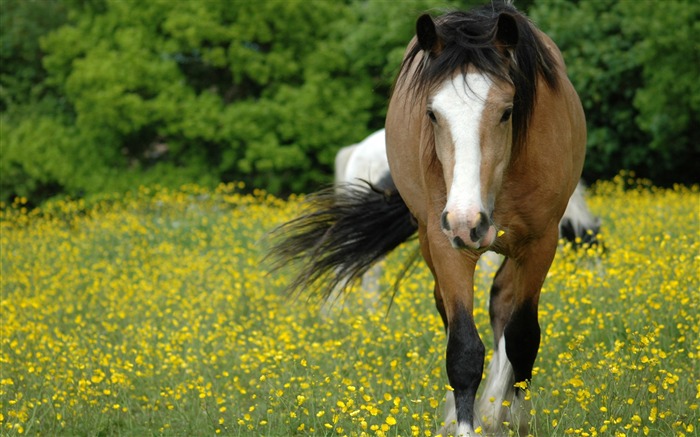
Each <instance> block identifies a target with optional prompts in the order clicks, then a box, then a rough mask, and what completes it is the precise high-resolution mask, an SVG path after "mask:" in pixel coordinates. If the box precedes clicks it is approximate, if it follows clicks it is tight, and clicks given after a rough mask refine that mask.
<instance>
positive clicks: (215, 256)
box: [0, 175, 700, 436]
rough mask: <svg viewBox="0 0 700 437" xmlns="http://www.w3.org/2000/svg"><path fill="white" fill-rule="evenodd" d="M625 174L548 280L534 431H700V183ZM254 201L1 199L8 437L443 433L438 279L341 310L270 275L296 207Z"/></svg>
mask: <svg viewBox="0 0 700 437" xmlns="http://www.w3.org/2000/svg"><path fill="white" fill-rule="evenodd" d="M628 179H629V178H628V176H625V175H620V176H619V177H617V178H616V179H615V180H614V181H610V182H605V183H600V184H598V185H596V186H595V187H593V194H592V195H591V197H590V199H589V204H590V206H591V208H592V209H593V210H594V212H595V213H596V214H598V215H600V216H601V217H602V218H603V232H604V234H603V239H604V241H605V247H606V251H605V253H602V254H601V253H600V251H598V250H595V249H589V250H584V251H573V250H572V249H571V248H569V247H564V246H562V248H561V249H560V253H559V254H558V256H557V259H556V260H555V262H554V265H553V266H552V269H551V271H550V273H549V275H548V278H547V281H546V282H545V287H544V289H543V294H542V299H541V306H540V324H541V326H542V332H543V336H542V345H541V348H540V353H539V356H538V359H537V362H536V368H535V376H534V380H533V384H532V392H531V396H532V398H533V410H534V416H533V418H532V425H533V426H532V430H531V432H532V435H535V436H568V435H581V436H633V435H649V436H693V435H698V429H700V412H699V411H698V406H699V405H700V376H699V375H700V369H699V366H698V362H700V360H699V358H700V333H699V326H700V291H699V290H700V278H699V276H698V272H699V271H700V209H699V208H700V190H699V189H698V188H697V187H694V188H684V187H675V188H673V189H657V188H654V187H650V186H648V184H646V183H644V182H643V181H641V182H640V181H631V180H628ZM239 189H240V187H237V186H234V185H227V186H222V187H220V188H219V189H218V190H216V191H213V192H210V191H205V190H202V189H200V188H197V187H183V188H182V189H181V190H178V191H167V190H162V189H158V188H153V189H143V190H141V191H140V192H138V193H135V194H132V195H130V196H127V197H125V198H105V199H104V200H101V201H95V202H92V203H91V204H89V205H86V204H85V203H84V202H83V201H60V202H55V203H53V204H48V205H45V206H43V207H42V208H40V209H38V210H33V211H26V210H24V208H23V199H18V200H17V201H16V202H15V203H14V204H13V205H4V206H3V208H2V215H1V217H0V232H1V236H0V238H1V243H2V254H1V261H2V265H1V266H2V271H1V280H2V296H1V300H0V312H1V314H2V324H1V327H0V339H1V342H2V351H1V354H0V373H1V374H0V429H1V431H0V434H2V435H8V436H11V435H70V436H73V435H85V436H111V435H127V436H130V435H133V436H148V435H169V436H170V435H172V436H184V435H193V436H194V435H197V436H199V435H206V436H210V435H216V434H221V435H231V436H239V435H244V436H248V435H273V436H274V435H279V436H282V435H350V436H353V435H379V436H381V435H392V436H399V435H400V436H405V435H416V436H430V435H433V434H434V432H435V429H437V428H438V426H439V424H440V421H441V420H442V400H443V398H444V395H445V390H446V378H445V372H444V359H443V357H444V347H445V338H444V334H443V332H442V327H441V322H440V320H439V316H438V314H437V312H436V311H435V309H434V305H433V302H432V292H431V288H432V285H431V280H430V277H429V273H428V272H427V269H426V268H424V267H423V266H421V267H420V268H418V269H417V270H416V271H415V272H414V274H413V275H412V276H411V277H410V278H409V279H408V280H407V281H406V282H405V283H404V284H403V285H402V287H401V290H400V292H399V294H398V296H397V297H396V300H395V301H394V303H393V305H392V307H391V310H390V311H389V312H388V313H387V308H388V293H387V295H386V297H385V298H383V299H380V300H379V301H378V302H377V301H375V300H374V299H373V298H372V296H368V295H366V294H363V293H362V291H361V290H359V287H358V289H356V290H355V292H354V293H352V294H350V295H349V296H347V297H346V298H345V300H344V301H343V302H341V303H338V304H337V305H335V306H334V307H333V309H332V311H330V314H326V315H325V316H324V315H322V314H321V312H320V311H319V305H318V303H317V302H316V301H314V300H313V299H311V300H309V301H306V300H304V299H297V300H290V299H287V298H286V297H284V296H283V295H282V294H281V293H280V290H281V289H282V288H283V287H284V284H285V283H286V282H287V281H288V280H289V276H290V274H291V272H288V271H286V272H281V273H279V274H276V275H268V274H266V272H265V269H264V267H263V266H262V265H261V254H262V252H263V249H264V247H265V241H266V240H265V233H266V231H268V230H270V229H271V228H272V227H274V226H275V225H277V224H279V223H281V222H282V221H285V220H288V219H290V218H292V217H293V216H294V214H296V213H298V211H299V207H300V206H299V201H298V200H297V199H291V200H290V201H288V202H284V201H281V200H279V199H275V198H273V197H271V196H268V195H266V194H265V193H261V192H256V193H254V194H253V195H244V194H239V191H238V190H239ZM412 249H413V247H412V246H411V245H407V246H406V247H402V248H400V249H399V251H398V253H396V254H395V255H392V256H390V257H389V258H388V259H387V260H386V261H385V265H384V270H383V274H382V277H381V278H380V279H379V285H380V288H382V289H387V290H388V289H390V287H391V284H392V278H393V277H394V276H395V275H396V274H397V273H398V271H399V269H400V262H401V260H402V259H403V257H404V256H407V255H408V254H409V253H410V251H411V250H412ZM491 268H492V267H489V266H482V270H481V271H480V272H478V273H479V275H478V276H479V281H478V283H477V292H476V295H477V297H476V299H477V303H476V311H475V318H476V320H477V325H478V326H479V330H480V333H481V335H482V338H483V340H484V342H485V343H486V344H487V347H490V345H491V343H492V340H491V333H490V328H489V325H488V310H487V306H486V302H487V298H488V296H487V294H488V293H487V291H488V282H487V277H488V272H489V271H490V270H491ZM324 314H325V313H324Z"/></svg>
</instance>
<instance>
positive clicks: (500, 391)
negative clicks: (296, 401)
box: [269, 2, 586, 436]
mask: <svg viewBox="0 0 700 437" xmlns="http://www.w3.org/2000/svg"><path fill="white" fill-rule="evenodd" d="M385 128H386V153H387V158H388V162H389V168H390V175H391V178H389V179H386V178H384V179H383V180H382V181H381V183H379V184H377V185H373V184H370V185H368V186H366V187H355V188H345V189H337V188H335V189H328V190H324V191H322V192H320V193H318V194H316V195H314V196H311V198H310V199H309V200H308V203H307V208H309V209H308V210H307V212H305V213H304V214H303V215H301V216H300V217H298V218H296V219H294V220H292V221H290V222H288V223H286V224H283V225H281V226H280V227H278V228H277V229H276V231H275V232H274V233H273V234H274V235H277V236H278V237H277V238H278V240H276V242H275V244H274V246H273V247H272V249H271V251H270V253H269V256H271V258H272V261H273V264H272V268H273V269H276V268H279V267H281V266H283V265H286V264H289V263H293V264H294V263H296V264H297V265H298V266H299V267H300V270H299V273H298V276H297V277H296V278H295V279H294V280H293V281H292V282H291V283H290V284H289V285H288V289H289V290H290V291H291V292H300V291H301V290H311V291H314V290H315V291H319V292H320V293H321V295H322V296H326V297H327V296H328V295H329V294H330V293H331V291H332V290H333V289H334V288H335V287H337V286H342V287H345V286H347V284H349V283H351V282H352V280H354V279H359V278H361V277H362V275H363V274H364V273H365V272H366V271H367V270H368V269H369V268H370V267H371V266H372V265H373V264H374V263H376V262H377V261H378V260H380V259H382V258H383V257H384V256H385V255H386V254H387V253H389V252H391V251H392V250H393V249H394V248H396V247H397V246H398V245H399V244H401V243H402V242H404V241H406V240H407V239H409V238H410V237H411V236H412V235H413V234H414V233H416V231H417V233H418V240H419V243H420V244H419V245H420V253H421V255H422V258H423V259H424V260H425V262H426V264H427V265H428V267H429V269H430V271H431V273H432V276H433V279H434V287H433V296H434V299H435V304H436V307H437V310H438V313H439V314H440V316H441V319H442V322H443V325H444V328H445V331H446V334H447V346H446V354H445V365H446V373H447V378H448V382H449V384H450V386H451V390H449V391H448V393H447V396H446V399H447V402H446V408H445V410H446V417H445V421H444V425H443V427H442V428H441V429H440V430H439V431H438V432H440V433H441V434H443V435H447V434H454V435H458V436H474V435H476V432H475V430H476V429H478V428H479V427H481V429H482V431H483V432H485V433H486V434H492V435H493V434H495V435H504V434H505V435H507V432H508V429H507V428H513V429H514V430H515V431H516V432H520V435H524V434H526V433H527V431H528V430H529V422H530V405H529V402H530V401H529V396H528V393H527V391H528V387H529V384H530V381H531V379H532V368H533V366H534V362H535V359H536V357H537V352H538V349H539V343H540V326H539V321H538V310H537V308H538V303H539V296H540V290H541V288H542V284H543V283H544V280H545V277H546V275H547V272H548V270H549V267H550V265H551V263H552V261H553V259H554V256H555V253H556V249H557V242H558V238H559V230H558V228H559V222H560V219H561V217H562V216H563V214H564V212H565V210H566V207H567V204H568V200H569V198H570V197H571V195H572V193H574V190H575V188H576V185H577V183H578V181H579V179H580V176H581V171H582V167H583V162H584V158H585V149H586V122H585V116H584V113H583V108H582V106H581V102H580V100H579V98H578V95H577V93H576V91H575V89H574V87H573V85H572V84H571V82H570V81H569V79H568V77H567V76H566V69H565V64H564V60H563V58H562V56H561V53H560V51H559V49H558V48H557V46H556V45H555V44H554V42H553V41H552V40H551V39H550V38H549V37H548V36H547V35H546V34H544V33H543V32H542V31H541V30H539V29H538V28H536V27H535V25H534V24H533V23H532V22H530V21H529V19H528V18H527V17H526V16H525V15H523V14H522V13H521V12H519V11H518V10H517V9H516V8H515V7H513V6H512V5H510V4H508V3H500V2H493V3H492V4H490V5H487V6H483V7H479V8H476V9H473V10H471V11H468V12H450V13H447V14H445V15H442V16H440V17H437V18H435V19H434V18H433V17H431V16H430V15H428V14H425V15H422V16H420V17H419V18H418V20H417V22H416V35H415V36H414V37H413V38H412V40H411V41H410V42H409V44H408V46H407V49H406V52H405V54H404V59H403V61H402V63H401V66H400V68H399V72H398V76H397V78H396V81H395V83H394V87H393V91H392V95H391V98H390V100H389V107H388V110H387V116H386V123H385ZM486 251H494V252H496V253H499V254H501V255H502V256H504V261H503V262H502V264H501V266H500V267H499V268H498V271H497V272H496V274H495V277H494V279H493V284H492V286H491V289H490V298H489V301H490V302H489V314H490V320H491V327H492V330H493V338H494V353H493V356H492V360H491V363H490V366H489V372H488V375H487V380H486V386H485V388H484V390H483V392H482V395H481V397H480V399H479V402H478V403H477V399H476V394H477V389H478V388H479V385H480V384H481V379H482V373H483V368H484V360H485V355H486V351H485V347H484V344H483V342H482V341H481V339H480V337H479V334H478V332H477V328H476V325H475V323H474V318H473V295H474V272H475V267H476V263H477V261H478V259H479V257H480V256H481V255H482V254H483V253H485V252H486Z"/></svg>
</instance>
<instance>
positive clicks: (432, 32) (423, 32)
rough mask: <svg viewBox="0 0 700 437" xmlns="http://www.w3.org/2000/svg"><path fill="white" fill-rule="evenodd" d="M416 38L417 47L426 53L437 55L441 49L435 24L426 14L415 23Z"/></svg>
mask: <svg viewBox="0 0 700 437" xmlns="http://www.w3.org/2000/svg"><path fill="white" fill-rule="evenodd" d="M416 36H417V37H418V45H419V46H420V48H421V49H422V50H423V51H424V52H426V53H434V54H435V53H437V52H439V51H440V50H441V48H442V43H441V41H440V38H438V35H437V29H435V22H433V19H432V18H431V17H430V15H428V14H423V15H421V16H420V17H419V18H418V21H416Z"/></svg>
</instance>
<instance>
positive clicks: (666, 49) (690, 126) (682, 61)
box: [530, 0, 700, 184]
mask: <svg viewBox="0 0 700 437" xmlns="http://www.w3.org/2000/svg"><path fill="white" fill-rule="evenodd" d="M530 16H531V17H532V18H533V19H534V20H535V21H536V22H538V23H539V25H540V26H541V27H542V29H544V30H545V31H546V32H547V33H548V34H549V35H550V36H552V38H553V39H554V40H555V41H556V42H557V44H558V45H559V47H560V48H561V49H562V52H563V54H564V57H565V59H566V62H567V66H568V69H569V75H570V76H571V78H572V81H573V82H574V86H575V87H576V89H577V90H578V92H579V95H580V96H581V99H582V101H583V104H584V108H585V110H586V116H587V119H588V134H589V141H588V145H589V148H588V156H587V160H586V167H585V169H584V173H585V174H587V175H588V176H590V177H591V178H593V179H597V178H601V177H602V178H611V177H612V176H614V175H615V174H616V173H617V172H618V171H619V169H629V170H635V171H636V172H637V174H638V175H641V176H644V177H648V178H651V179H652V180H654V181H655V182H657V183H662V184H669V183H671V182H686V183H691V182H698V178H697V168H696V166H697V160H698V156H699V154H700V148H699V146H698V145H699V144H700V132H699V131H698V129H697V127H698V126H699V125H700V82H698V80H697V78H698V77H700V55H699V54H698V51H697V50H693V49H692V48H691V47H688V44H690V45H691V46H692V44H693V42H692V41H693V40H694V35H695V34H697V31H698V30H700V24H698V23H700V4H698V3H697V2H692V1H683V0H674V1H667V2H634V3H631V2H619V1H615V0H599V1H595V2H575V3H574V2H571V1H567V0H547V1H540V2H537V3H536V4H535V5H534V6H533V8H532V9H531V10H530ZM686 49H687V50H686Z"/></svg>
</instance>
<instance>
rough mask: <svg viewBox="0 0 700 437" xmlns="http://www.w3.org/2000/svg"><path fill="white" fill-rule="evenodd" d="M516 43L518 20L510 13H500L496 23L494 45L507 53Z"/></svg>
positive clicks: (513, 48)
mask: <svg viewBox="0 0 700 437" xmlns="http://www.w3.org/2000/svg"><path fill="white" fill-rule="evenodd" d="M517 44H518V22H517V21H515V17H514V16H512V15H511V14H507V13H502V14H501V15H499V16H498V23H497V24H496V45H497V46H498V47H499V48H500V49H502V50H504V51H507V52H509V53H512V51H513V50H515V46H516V45H517Z"/></svg>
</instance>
